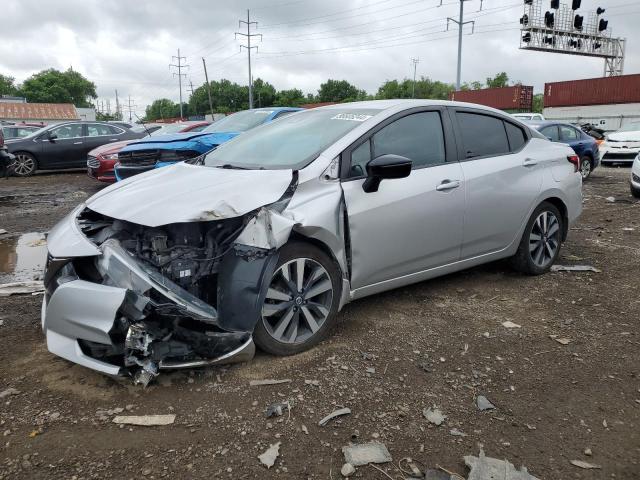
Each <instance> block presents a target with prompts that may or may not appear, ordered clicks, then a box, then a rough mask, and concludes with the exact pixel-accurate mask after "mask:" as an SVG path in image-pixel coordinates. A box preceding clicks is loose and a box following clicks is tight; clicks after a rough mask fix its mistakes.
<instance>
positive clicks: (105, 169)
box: [87, 122, 210, 183]
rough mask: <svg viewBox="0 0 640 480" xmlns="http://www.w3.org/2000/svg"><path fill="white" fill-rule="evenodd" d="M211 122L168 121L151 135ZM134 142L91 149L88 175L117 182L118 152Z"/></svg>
mask: <svg viewBox="0 0 640 480" xmlns="http://www.w3.org/2000/svg"><path fill="white" fill-rule="evenodd" d="M209 124H210V122H181V123H167V124H166V125H163V126H162V127H160V128H159V129H158V130H155V131H153V132H151V135H153V136H154V137H155V136H156V135H164V134H168V133H183V132H193V131H198V130H202V129H204V128H206V127H207V126H208V125H209ZM132 142H135V140H123V141H122V142H116V143H109V144H107V145H103V146H101V147H98V148H95V149H93V150H91V151H90V152H89V155H88V157H87V175H89V176H90V177H93V178H95V179H96V180H98V181H100V182H107V183H113V182H115V181H116V177H115V174H114V173H113V166H114V165H115V163H116V162H117V161H118V152H119V151H120V150H122V149H123V148H124V147H125V146H126V145H129V144H130V143H132Z"/></svg>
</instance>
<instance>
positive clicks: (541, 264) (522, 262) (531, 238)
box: [511, 202, 564, 275]
mask: <svg viewBox="0 0 640 480" xmlns="http://www.w3.org/2000/svg"><path fill="white" fill-rule="evenodd" d="M563 221H564V220H563V218H562V215H561V214H560V211H559V210H558V209H557V208H556V206H555V205H553V204H551V203H549V202H543V203H541V204H540V205H538V208H536V209H535V211H534V212H533V214H532V215H531V218H530V219H529V222H528V223H527V227H526V228H525V230H524V234H523V235H522V239H521V240H520V245H519V246H518V251H517V252H516V254H515V255H514V256H513V258H512V259H511V260H512V265H513V267H514V268H515V269H516V270H518V271H519V272H522V273H525V274H527V275H541V274H543V273H546V272H548V271H549V269H550V268H551V265H553V263H554V262H555V261H556V259H557V258H558V255H559V254H560V246H561V244H562V232H563V229H564V225H563Z"/></svg>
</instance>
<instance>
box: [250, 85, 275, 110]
mask: <svg viewBox="0 0 640 480" xmlns="http://www.w3.org/2000/svg"><path fill="white" fill-rule="evenodd" d="M275 101H276V89H275V87H274V86H273V85H271V84H270V83H268V82H265V81H264V80H262V79H261V78H256V79H255V80H254V81H253V106H254V107H271V106H272V105H273V102H275Z"/></svg>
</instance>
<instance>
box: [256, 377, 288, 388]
mask: <svg viewBox="0 0 640 480" xmlns="http://www.w3.org/2000/svg"><path fill="white" fill-rule="evenodd" d="M289 382H291V379H290V378H285V379H283V380H269V379H267V380H251V381H250V382H249V386H250V387H260V386H262V385H280V384H281V383H289Z"/></svg>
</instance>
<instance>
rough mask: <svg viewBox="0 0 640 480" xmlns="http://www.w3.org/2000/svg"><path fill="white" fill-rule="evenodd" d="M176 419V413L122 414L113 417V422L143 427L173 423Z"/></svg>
mask: <svg viewBox="0 0 640 480" xmlns="http://www.w3.org/2000/svg"><path fill="white" fill-rule="evenodd" d="M175 419H176V416H175V415H174V414H169V415H122V416H117V417H113V420H112V421H113V423H117V424H120V425H138V426H141V427H155V426H159V425H171V424H172V423H173V422H174V421H175Z"/></svg>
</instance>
